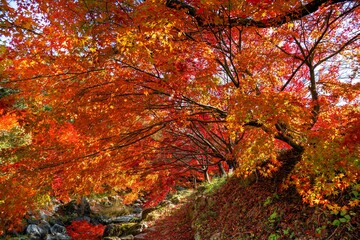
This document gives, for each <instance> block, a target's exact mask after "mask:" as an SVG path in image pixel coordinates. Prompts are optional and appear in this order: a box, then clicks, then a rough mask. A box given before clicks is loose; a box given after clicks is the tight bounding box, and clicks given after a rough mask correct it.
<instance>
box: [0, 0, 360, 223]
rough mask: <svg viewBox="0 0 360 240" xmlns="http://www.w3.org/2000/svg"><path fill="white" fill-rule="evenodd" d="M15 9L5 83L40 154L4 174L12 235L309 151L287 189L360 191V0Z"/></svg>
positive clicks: (2, 71) (266, 171)
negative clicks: (104, 200) (55, 205)
mask: <svg viewBox="0 0 360 240" xmlns="http://www.w3.org/2000/svg"><path fill="white" fill-rule="evenodd" d="M1 10H2V11H1V15H0V19H1V20H0V21H1V24H0V32H1V35H2V36H3V37H2V39H1V41H2V42H3V43H2V46H1V51H0V53H1V57H0V62H1V68H0V76H1V84H2V86H4V87H6V89H11V90H12V91H14V94H11V95H10V96H6V97H4V98H3V99H5V98H13V99H15V100H14V101H15V103H14V105H13V106H15V109H17V110H16V111H20V110H21V111H23V114H22V115H21V121H19V122H18V124H20V125H19V127H21V129H24V130H23V131H24V132H23V133H22V134H25V133H26V134H30V135H31V144H30V145H28V146H26V148H27V149H26V154H22V155H21V157H19V158H17V159H16V161H2V162H1V165H0V171H1V172H0V174H1V175H0V183H1V185H0V215H1V220H0V223H1V225H2V226H4V228H8V229H11V228H14V227H15V226H17V225H18V224H19V223H20V222H21V218H22V217H23V216H24V214H25V213H26V212H27V211H28V210H29V209H35V208H36V207H39V206H41V203H44V202H46V201H47V200H48V199H49V198H50V197H56V198H58V199H60V200H62V201H68V200H69V199H70V198H76V197H80V196H82V195H89V194H90V193H93V192H96V193H99V192H106V191H108V190H109V189H115V190H116V191H125V192H127V193H128V195H127V196H126V200H127V201H128V202H130V201H132V200H134V199H135V198H136V197H137V196H138V194H139V193H152V195H150V196H153V197H152V200H154V201H153V202H156V201H157V200H158V199H160V197H161V196H165V194H166V193H167V191H169V190H170V189H171V188H172V187H173V186H175V185H176V183H177V181H178V180H181V179H184V178H185V179H189V178H191V177H195V178H202V177H203V178H205V179H208V180H209V179H210V176H209V175H210V174H213V173H215V172H218V171H220V173H221V174H224V173H225V171H226V169H229V168H234V167H235V168H236V169H235V174H238V175H243V176H248V175H250V174H251V173H253V172H254V171H259V172H260V173H261V174H263V175H266V176H270V175H276V174H278V173H279V171H281V166H282V165H285V164H289V163H285V162H281V161H279V160H278V159H277V155H278V152H279V150H281V149H284V148H292V149H293V150H294V152H295V153H296V154H297V155H298V156H300V157H298V158H295V159H296V160H294V158H291V161H292V162H291V163H290V165H291V166H292V167H291V169H290V170H291V172H290V173H289V174H287V175H286V177H287V178H286V181H285V182H284V187H286V186H287V185H289V184H294V185H295V186H296V187H297V189H298V191H299V193H300V194H301V195H302V196H303V197H304V200H305V201H308V202H309V203H311V204H314V203H325V204H330V201H329V196H331V195H333V194H337V193H338V192H339V191H342V190H344V189H347V188H351V187H358V185H357V184H358V181H359V167H360V163H359V157H358V156H359V155H360V154H359V139H358V135H359V132H360V127H359V126H360V124H359V115H360V109H359V98H358V96H359V87H360V83H359V59H360V51H359V49H360V48H359V42H360V41H359V40H360V32H359V29H360V26H359V25H360V19H359V16H360V14H359V13H360V3H359V2H358V1H350V0H333V1H325V0H312V1H310V0H307V1H295V0H290V1H282V0H267V1H257V0H245V1H232V0H227V1H223V0H211V1H199V0H187V1H185V0H184V1H180V0H167V1H130V0H125V1H116V0H107V1H92V0H85V1H65V0H59V1H36V0H28V1H11V3H10V2H8V1H2V2H1ZM15 92H16V94H15ZM3 99H1V101H3ZM20 106H21V107H20ZM9 114H10V115H9ZM9 114H8V115H4V117H1V119H0V121H1V122H0V127H1V128H2V129H4V130H6V131H7V130H9V128H10V127H9V126H10V125H11V124H16V123H15V120H14V119H13V118H12V116H13V115H11V113H9ZM5 122H9V125H6V126H5V125H4V124H3V123H5ZM11 126H12V125H11ZM30 135H29V136H30ZM17 148H18V146H13V150H14V151H15V150H16V149H17ZM289 161H290V160H289ZM279 169H280V170H279ZM150 202H152V201H150ZM349 204H350V205H356V204H358V203H357V202H349Z"/></svg>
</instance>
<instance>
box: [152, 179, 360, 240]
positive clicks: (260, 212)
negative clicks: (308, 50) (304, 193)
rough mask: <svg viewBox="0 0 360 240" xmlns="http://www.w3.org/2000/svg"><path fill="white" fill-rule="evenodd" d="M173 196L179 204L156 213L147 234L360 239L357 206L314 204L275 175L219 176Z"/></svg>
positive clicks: (187, 239) (182, 239) (184, 238)
mask: <svg viewBox="0 0 360 240" xmlns="http://www.w3.org/2000/svg"><path fill="white" fill-rule="evenodd" d="M174 197H175V198H178V200H179V201H178V202H179V203H178V204H176V205H171V207H170V208H169V207H168V208H167V210H164V209H163V210H161V211H162V214H158V215H157V216H156V217H153V218H154V219H153V220H152V221H151V222H150V228H149V229H148V230H147V232H146V239H154V240H157V239H159V240H160V239H162V240H167V239H169V240H170V239H171V240H173V239H176V240H191V239H195V240H200V239H205V240H209V239H210V240H232V239H234V240H240V239H269V240H278V239H329V240H330V239H349V240H350V239H360V221H359V220H360V219H359V208H358V207H357V208H355V209H352V210H348V211H346V212H337V213H334V212H330V211H329V210H327V209H326V208H323V207H321V206H309V205H308V204H305V203H303V201H302V199H301V197H300V196H299V195H298V194H297V192H296V191H295V190H294V189H290V190H286V191H282V192H281V191H280V190H279V189H278V187H277V184H276V183H275V182H274V181H273V180H272V179H258V181H256V182H254V183H252V184H248V183H246V182H244V180H241V179H239V178H236V177H234V176H233V177H227V178H220V179H215V180H213V182H212V183H210V184H204V185H202V186H201V187H199V188H198V189H197V190H195V191H192V190H184V191H181V192H179V193H177V194H175V195H173V198H174ZM338 197H339V200H341V198H345V197H346V196H338Z"/></svg>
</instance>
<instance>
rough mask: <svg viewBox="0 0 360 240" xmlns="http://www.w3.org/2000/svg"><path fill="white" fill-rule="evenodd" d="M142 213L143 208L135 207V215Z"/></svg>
mask: <svg viewBox="0 0 360 240" xmlns="http://www.w3.org/2000/svg"><path fill="white" fill-rule="evenodd" d="M141 212H142V208H141V207H137V206H136V207H134V209H133V213H134V214H139V213H141Z"/></svg>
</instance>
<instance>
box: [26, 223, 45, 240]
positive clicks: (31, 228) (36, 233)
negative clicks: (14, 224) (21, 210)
mask: <svg viewBox="0 0 360 240" xmlns="http://www.w3.org/2000/svg"><path fill="white" fill-rule="evenodd" d="M26 234H28V235H29V238H30V239H33V240H36V239H42V238H43V237H44V236H45V235H46V233H45V232H44V230H43V229H42V228H41V227H39V226H38V225H36V224H30V225H28V226H27V228H26Z"/></svg>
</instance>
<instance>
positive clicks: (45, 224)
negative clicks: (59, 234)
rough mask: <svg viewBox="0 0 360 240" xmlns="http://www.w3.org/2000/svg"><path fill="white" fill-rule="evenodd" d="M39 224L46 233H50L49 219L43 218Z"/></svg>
mask: <svg viewBox="0 0 360 240" xmlns="http://www.w3.org/2000/svg"><path fill="white" fill-rule="evenodd" d="M38 226H39V227H40V228H41V229H42V230H43V232H44V234H49V233H50V229H51V226H50V224H49V223H48V222H47V221H45V220H41V221H40V223H39V224H38Z"/></svg>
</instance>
